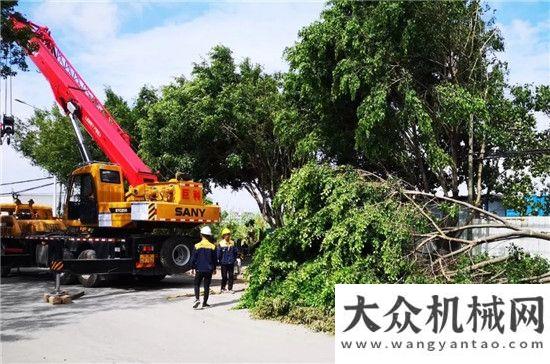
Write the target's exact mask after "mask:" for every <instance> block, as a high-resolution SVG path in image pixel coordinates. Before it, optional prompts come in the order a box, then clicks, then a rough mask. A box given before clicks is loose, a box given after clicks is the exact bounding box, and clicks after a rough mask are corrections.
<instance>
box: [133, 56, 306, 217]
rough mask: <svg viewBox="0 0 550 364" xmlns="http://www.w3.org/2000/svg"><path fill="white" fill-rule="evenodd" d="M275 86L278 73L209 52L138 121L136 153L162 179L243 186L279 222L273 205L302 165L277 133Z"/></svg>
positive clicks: (281, 104)
mask: <svg viewBox="0 0 550 364" xmlns="http://www.w3.org/2000/svg"><path fill="white" fill-rule="evenodd" d="M280 88H281V82H280V76H279V75H269V74H266V73H264V72H263V71H262V69H261V67H260V66H259V65H254V64H252V63H251V62H250V61H249V60H248V59H246V60H244V61H243V62H241V63H239V64H236V63H235V61H234V59H233V57H232V55H231V51H230V50H229V49H228V48H226V47H223V46H217V47H214V48H213V49H212V51H211V52H210V53H209V56H208V59H207V60H205V61H203V62H201V63H199V64H195V66H194V68H193V71H192V75H191V79H190V80H186V79H184V78H180V79H178V80H176V81H175V82H173V83H172V84H170V85H168V86H166V87H164V88H163V90H162V97H161V98H160V100H159V101H158V102H157V103H155V104H154V105H153V106H152V107H151V108H150V109H149V110H148V118H147V119H145V120H143V122H141V123H140V128H141V138H142V139H141V146H140V152H141V153H142V155H143V157H144V158H145V159H146V160H147V161H148V162H149V163H150V164H151V165H153V166H154V167H156V168H157V169H159V170H160V171H161V172H162V173H164V174H166V175H174V174H175V172H176V171H179V172H184V173H185V174H187V175H188V176H190V177H192V178H194V179H196V180H201V181H203V182H206V183H207V184H209V183H214V184H216V185H219V186H222V187H231V188H234V189H240V188H244V189H245V190H246V191H248V192H249V193H250V194H251V195H252V196H253V197H254V199H255V200H256V202H257V204H258V207H259V209H260V211H261V213H262V215H263V216H264V218H265V219H266V221H267V222H268V223H269V224H270V225H272V226H277V225H280V224H281V212H280V210H278V209H275V208H273V206H272V201H273V198H274V196H275V194H276V193H277V190H278V188H279V185H280V184H281V182H282V181H283V180H285V179H286V178H288V177H289V176H290V173H291V170H292V168H293V166H295V165H297V164H299V161H297V160H296V159H293V149H292V147H290V146H289V145H285V144H283V143H282V141H281V140H280V139H279V138H278V136H277V134H276V133H275V130H274V129H275V123H276V120H277V119H278V118H279V117H280V115H281V114H282V113H283V110H284V108H285V104H284V102H283V98H282V95H281V93H280V91H279V90H280Z"/></svg>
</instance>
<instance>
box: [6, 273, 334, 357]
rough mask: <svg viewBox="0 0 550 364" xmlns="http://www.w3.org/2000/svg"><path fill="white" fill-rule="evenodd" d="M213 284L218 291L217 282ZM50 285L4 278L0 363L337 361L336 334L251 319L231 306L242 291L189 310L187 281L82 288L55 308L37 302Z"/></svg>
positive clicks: (26, 276)
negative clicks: (68, 301) (82, 293)
mask: <svg viewBox="0 0 550 364" xmlns="http://www.w3.org/2000/svg"><path fill="white" fill-rule="evenodd" d="M213 284H214V286H215V287H216V288H217V287H218V285H219V277H215V279H214V280H213ZM52 285H53V282H52V281H51V280H50V279H49V274H48V273H47V272H45V271H40V270H23V271H22V273H21V274H19V275H16V276H12V277H8V278H4V279H2V282H1V286H0V294H1V344H2V347H1V350H2V362H3V363H13V362H152V361H154V362H238V363H246V362H253V363H257V362H333V361H334V349H333V345H334V339H333V337H331V336H329V335H324V334H320V333H313V332H311V331H310V330H308V329H305V328H303V327H300V326H295V325H286V324H282V323H278V322H274V321H265V320H253V319H251V318H250V317H249V314H248V312H247V311H246V310H234V309H232V307H233V306H234V305H235V304H236V303H237V301H238V298H239V296H240V294H241V293H236V294H234V295H232V294H222V295H219V294H216V295H213V296H212V298H211V299H210V303H211V304H212V306H213V307H212V308H209V309H205V310H201V311H195V310H193V309H192V308H191V304H192V300H193V299H192V298H191V297H189V296H188V295H189V294H191V293H192V277H190V276H186V275H184V276H172V277H168V278H166V279H165V280H164V281H162V282H161V283H159V284H155V285H150V286H143V285H141V286H135V285H133V284H128V283H126V284H123V283H119V284H118V285H117V286H115V287H100V288H86V289H84V290H85V291H86V295H85V296H84V297H82V298H80V299H78V300H77V301H75V302H74V303H73V304H70V305H57V306H52V305H49V304H46V303H43V302H42V294H43V293H44V292H46V291H49V290H50V289H51V288H52ZM236 287H237V289H243V284H238V285H237V286H236ZM67 288H68V289H69V290H71V291H76V290H78V289H81V287H80V286H68V287H67ZM176 296H178V297H176Z"/></svg>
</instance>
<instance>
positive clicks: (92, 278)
mask: <svg viewBox="0 0 550 364" xmlns="http://www.w3.org/2000/svg"><path fill="white" fill-rule="evenodd" d="M78 259H96V253H95V250H92V249H88V250H83V251H82V252H81V253H80V255H79V256H78ZM78 280H79V282H80V284H82V285H83V286H84V287H89V288H91V287H98V286H99V285H100V283H101V275H100V274H97V273H94V274H79V275H78Z"/></svg>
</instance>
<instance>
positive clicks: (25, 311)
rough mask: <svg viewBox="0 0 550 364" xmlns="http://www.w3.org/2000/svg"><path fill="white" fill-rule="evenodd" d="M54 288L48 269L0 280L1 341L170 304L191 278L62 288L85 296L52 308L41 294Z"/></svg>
mask: <svg viewBox="0 0 550 364" xmlns="http://www.w3.org/2000/svg"><path fill="white" fill-rule="evenodd" d="M213 285H219V280H215V279H214V280H213ZM53 286H54V282H53V279H52V276H51V274H50V273H49V271H47V270H36V269H35V270H25V271H22V272H21V273H19V274H18V273H15V274H12V276H10V277H7V278H2V281H1V285H0V296H1V314H2V315H1V316H2V317H1V321H0V322H1V331H2V335H1V341H3V342H8V341H19V340H30V339H32V338H33V334H35V335H36V334H37V331H38V330H40V329H43V328H51V327H55V326H60V325H65V324H68V323H72V322H75V321H78V320H81V319H82V318H85V317H86V316H87V315H90V314H93V313H96V312H99V311H108V310H120V309H124V310H128V309H136V308H140V309H143V308H144V307H147V306H153V305H156V304H159V303H163V304H173V303H174V302H171V301H169V300H167V297H168V296H169V295H170V294H172V295H173V294H175V293H177V292H181V291H182V289H183V290H185V291H187V290H189V291H191V290H192V289H193V277H192V276H190V275H186V274H185V275H177V276H168V277H166V278H165V279H164V280H162V281H161V282H158V283H154V284H144V283H139V282H132V281H115V282H111V283H110V284H109V283H107V285H106V286H104V287H98V288H84V287H82V286H81V285H69V286H62V288H63V289H65V290H67V291H69V292H77V291H81V290H84V291H85V295H84V296H83V297H81V298H79V299H77V300H75V301H74V302H73V303H72V304H67V305H55V306H53V305H50V304H46V303H44V302H43V294H44V293H46V292H50V291H51V290H52V289H53Z"/></svg>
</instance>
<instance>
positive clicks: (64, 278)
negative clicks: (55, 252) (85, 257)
mask: <svg viewBox="0 0 550 364" xmlns="http://www.w3.org/2000/svg"><path fill="white" fill-rule="evenodd" d="M73 258H74V256H73V253H71V252H70V251H68V250H65V251H63V260H65V259H73ZM54 277H55V273H54ZM60 279H61V284H62V285H69V284H75V283H76V282H78V278H77V277H76V275H74V274H72V273H69V272H62V273H61V277H60Z"/></svg>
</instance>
